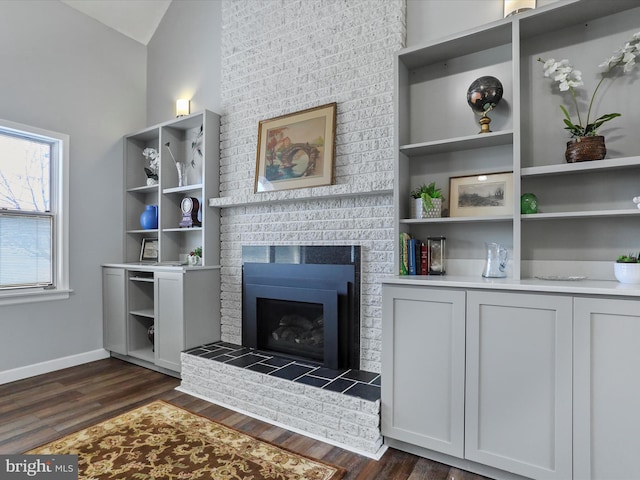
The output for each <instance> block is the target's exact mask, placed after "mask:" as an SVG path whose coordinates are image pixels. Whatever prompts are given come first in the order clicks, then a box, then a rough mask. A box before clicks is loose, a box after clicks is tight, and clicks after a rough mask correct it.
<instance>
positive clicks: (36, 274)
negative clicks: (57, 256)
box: [0, 214, 53, 288]
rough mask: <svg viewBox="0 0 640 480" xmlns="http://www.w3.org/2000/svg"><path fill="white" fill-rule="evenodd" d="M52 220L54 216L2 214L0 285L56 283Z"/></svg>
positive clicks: (0, 225) (0, 226)
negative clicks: (54, 278) (54, 281)
mask: <svg viewBox="0 0 640 480" xmlns="http://www.w3.org/2000/svg"><path fill="white" fill-rule="evenodd" d="M51 223H52V222H51V217H50V216H41V215H8V214H2V215H0V288H8V287H21V286H22V287H23V286H48V285H51V284H53V275H52V272H53V270H52V262H51V258H52V256H51V252H52V248H51V247H52V241H51V240H52V237H53V232H52V225H51Z"/></svg>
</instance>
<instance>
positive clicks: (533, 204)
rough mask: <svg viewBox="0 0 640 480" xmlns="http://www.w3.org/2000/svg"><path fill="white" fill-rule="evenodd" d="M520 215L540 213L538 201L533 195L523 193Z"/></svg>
mask: <svg viewBox="0 0 640 480" xmlns="http://www.w3.org/2000/svg"><path fill="white" fill-rule="evenodd" d="M520 213H522V214H524V215H528V214H530V213H538V199H537V197H536V196H535V195H534V194H533V193H523V194H522V196H521V197H520Z"/></svg>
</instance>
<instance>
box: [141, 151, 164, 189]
mask: <svg viewBox="0 0 640 480" xmlns="http://www.w3.org/2000/svg"><path fill="white" fill-rule="evenodd" d="M142 155H143V156H144V158H146V159H147V160H149V167H144V173H146V174H147V185H157V184H158V166H159V164H160V155H158V151H157V150H156V149H155V148H145V149H144V150H143V151H142Z"/></svg>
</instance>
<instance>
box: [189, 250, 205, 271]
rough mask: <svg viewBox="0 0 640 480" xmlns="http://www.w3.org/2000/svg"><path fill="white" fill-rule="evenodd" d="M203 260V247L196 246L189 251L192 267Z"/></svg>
mask: <svg viewBox="0 0 640 480" xmlns="http://www.w3.org/2000/svg"><path fill="white" fill-rule="evenodd" d="M201 260H202V247H196V248H194V249H193V250H191V252H189V257H188V258H187V261H188V264H189V266H191V267H194V266H196V265H200V261H201Z"/></svg>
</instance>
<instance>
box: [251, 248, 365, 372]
mask: <svg viewBox="0 0 640 480" xmlns="http://www.w3.org/2000/svg"><path fill="white" fill-rule="evenodd" d="M250 248H252V249H254V248H268V249H270V250H271V249H276V253H277V249H283V248H284V249H287V251H288V253H289V254H288V255H284V256H283V255H277V254H275V255H268V257H263V256H262V255H258V256H257V258H258V259H260V260H262V259H264V258H268V259H269V260H276V261H268V262H250V261H245V262H244V264H243V272H242V275H243V281H242V285H243V287H242V296H243V313H242V344H243V346H245V347H249V348H254V349H257V350H261V351H265V352H268V353H276V354H278V355H282V356H288V357H291V358H295V359H302V360H305V361H309V362H313V363H316V364H319V365H322V366H325V367H327V368H332V369H339V368H355V369H357V368H359V363H360V341H359V340H360V335H359V330H360V321H359V292H360V288H359V264H360V258H359V247H317V246H316V247H250ZM292 248H294V249H295V250H294V251H295V252H296V253H297V254H296V255H290V253H291V249H292ZM336 248H337V249H341V248H342V249H345V248H346V249H349V252H350V253H351V251H352V249H353V248H358V251H357V255H356V256H355V257H356V258H354V256H352V255H347V256H346V259H345V258H343V257H345V256H344V255H337V256H336ZM329 249H331V250H329ZM308 250H311V251H308ZM339 251H340V250H338V252H339ZM250 252H252V255H250V254H246V255H245V252H244V250H243V258H245V260H246V259H248V258H251V259H255V258H256V255H255V250H250ZM319 252H320V253H322V254H320V255H319V254H318V253H319ZM330 252H331V253H332V254H329V253H330ZM271 253H273V252H271ZM278 258H279V259H280V260H285V262H289V261H291V260H292V259H296V260H297V263H283V262H282V261H277V260H278ZM309 261H310V262H313V263H305V262H309ZM328 261H330V262H338V263H326V262H328Z"/></svg>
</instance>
